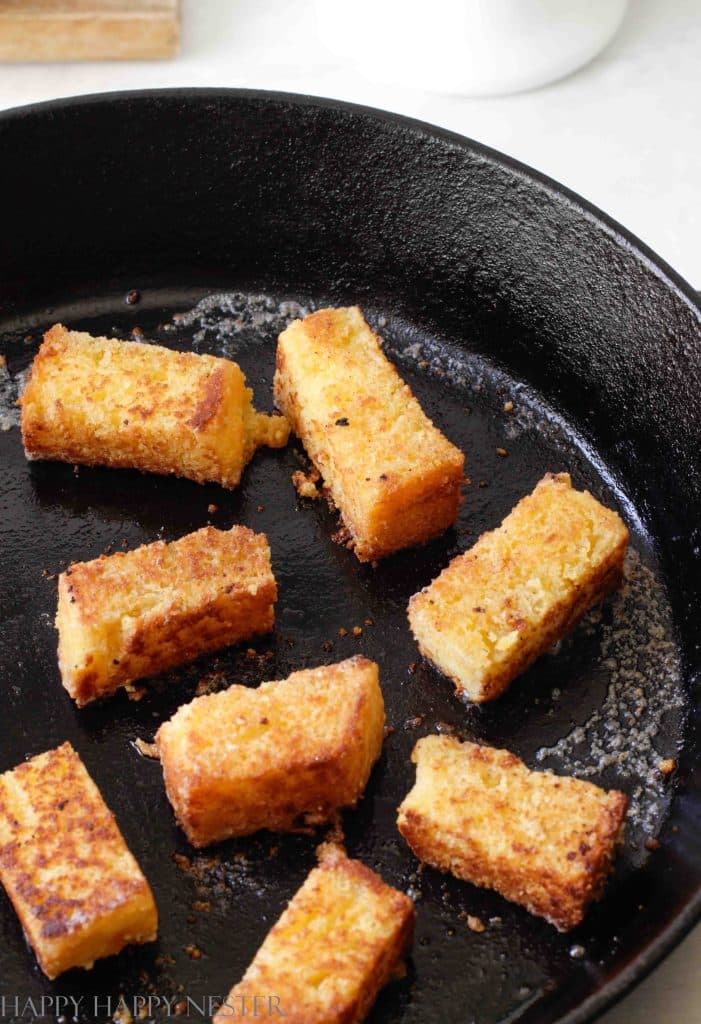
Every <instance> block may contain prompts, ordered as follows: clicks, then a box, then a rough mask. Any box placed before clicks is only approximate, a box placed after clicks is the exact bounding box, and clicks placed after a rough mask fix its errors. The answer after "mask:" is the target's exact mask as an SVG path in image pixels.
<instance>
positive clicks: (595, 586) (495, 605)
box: [409, 473, 628, 702]
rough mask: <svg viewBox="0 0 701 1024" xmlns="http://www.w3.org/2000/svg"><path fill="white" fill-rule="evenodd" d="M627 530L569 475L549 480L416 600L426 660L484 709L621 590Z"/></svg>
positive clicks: (412, 618)
mask: <svg viewBox="0 0 701 1024" xmlns="http://www.w3.org/2000/svg"><path fill="white" fill-rule="evenodd" d="M627 545H628V530H627V529H626V527H625V525H624V523H623V521H622V520H621V518H620V516H619V515H618V514H617V513H616V512H613V511H612V510H611V509H608V508H605V507H604V506H603V505H601V504H600V503H599V502H598V501H597V500H596V499H595V498H593V497H592V496H591V494H589V492H588V491H576V490H574V488H573V487H572V483H571V481H570V477H569V474H567V473H558V474H552V473H548V474H547V476H545V477H544V478H543V479H542V480H541V481H540V483H539V484H538V485H537V487H536V488H535V490H534V491H533V493H532V494H529V495H528V496H527V497H526V498H523V499H522V500H521V501H520V502H519V503H518V505H516V507H515V508H514V509H513V511H512V512H511V513H510V514H509V515H508V516H507V517H506V519H505V520H504V522H503V523H502V524H501V526H500V527H499V528H498V529H496V530H493V531H492V532H491V533H485V534H483V535H482V536H481V537H480V539H479V540H478V541H477V543H476V544H475V546H474V547H473V548H472V549H471V550H470V551H466V552H465V553H464V554H462V555H458V557H457V558H454V559H453V561H452V562H451V563H450V565H449V566H448V567H447V568H446V569H444V570H443V572H442V573H441V574H440V576H438V578H437V579H435V580H434V581H433V583H431V584H430V586H428V587H426V588H424V590H422V591H420V593H418V594H415V595H414V597H412V599H411V601H410V602H409V623H410V625H411V630H412V632H413V634H414V636H415V638H416V640H417V642H418V645H419V648H420V650H421V653H422V654H423V655H424V657H426V658H428V659H429V660H430V661H432V662H433V663H434V665H436V666H437V667H438V668H439V669H440V670H441V671H442V672H444V673H445V674H446V675H447V676H448V677H449V678H450V679H452V681H453V682H454V683H455V686H456V689H457V691H458V693H459V694H461V695H462V696H464V697H466V698H468V699H470V700H473V701H477V702H481V701H486V700H492V699H493V698H494V697H498V696H499V694H500V693H502V692H503V691H504V690H505V689H506V688H507V687H508V685H509V683H510V682H511V681H512V679H514V677H515V676H517V675H518V674H519V673H520V672H523V671H524V670H525V669H526V668H528V666H529V665H531V664H532V663H533V662H534V661H535V660H536V658H538V657H539V656H540V655H541V654H543V653H544V652H545V651H547V650H548V649H549V648H550V647H551V646H552V645H553V644H554V643H555V641H556V640H558V639H559V638H560V637H561V636H563V635H564V634H565V633H567V632H568V631H569V630H571V629H572V628H573V627H574V626H575V625H576V623H577V622H578V621H579V619H580V618H581V617H582V615H584V613H585V612H586V611H587V610H588V609H589V608H591V607H592V605H594V604H596V603H597V602H598V601H601V600H602V599H603V598H604V597H605V596H606V594H607V593H608V592H609V591H611V590H613V589H615V588H616V587H617V586H619V584H620V582H621V578H622V572H623V559H624V557H625V553H626V547H627Z"/></svg>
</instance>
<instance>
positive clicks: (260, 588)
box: [56, 526, 277, 707]
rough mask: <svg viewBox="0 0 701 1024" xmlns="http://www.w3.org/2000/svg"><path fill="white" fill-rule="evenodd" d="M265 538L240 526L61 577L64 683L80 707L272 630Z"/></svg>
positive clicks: (83, 566)
mask: <svg viewBox="0 0 701 1024" xmlns="http://www.w3.org/2000/svg"><path fill="white" fill-rule="evenodd" d="M276 598H277V586H276V583H275V577H274V576H273V573H272V569H271V565H270V548H269V547H268V542H267V539H266V537H265V534H262V533H261V534H256V533H254V532H253V531H252V530H249V529H248V527H245V526H234V527H232V528H231V529H230V530H217V529H215V528H214V527H213V526H207V527H205V528H204V529H201V530H197V531H196V532H195V533H189V534H187V535H186V536H185V537H181V538H180V539H179V540H176V541H173V542H172V543H170V544H167V543H165V542H164V541H156V542H155V543H153V544H147V545H144V546H143V547H140V548H136V549H135V550H134V551H128V552H117V553H116V554H114V555H109V556H102V557H100V558H96V559H94V560H93V561H91V562H76V563H74V564H73V565H71V566H70V568H69V569H67V570H66V571H65V572H63V573H61V575H60V576H59V580H58V611H57V614H56V628H57V630H58V634H59V641H58V660H59V667H60V670H61V679H62V681H63V685H64V686H65V688H66V690H67V691H68V693H69V694H70V695H71V697H73V699H74V700H75V701H76V703H77V704H78V705H79V706H81V707H82V706H83V705H85V704H87V703H89V702H90V701H92V700H95V699H96V698H97V697H104V696H107V695H109V694H111V693H114V691H115V690H117V689H118V688H119V687H121V686H125V685H127V684H128V683H131V682H133V681H134V680H136V679H141V678H143V677H145V676H150V675H155V674H156V673H158V672H162V671H164V670H165V669H167V668H170V667H172V666H173V665H178V664H181V663H183V662H186V661H190V660H192V659H193V658H196V657H198V656H199V655H200V654H204V653H205V652H206V651H212V650H215V649H217V648H220V647H225V646H227V645H229V644H234V643H238V642H239V641H241V640H245V639H248V638H250V637H253V636H256V635H258V634H261V633H267V632H268V631H269V630H271V629H272V627H273V620H274V610H273V609H274V603H275V600H276Z"/></svg>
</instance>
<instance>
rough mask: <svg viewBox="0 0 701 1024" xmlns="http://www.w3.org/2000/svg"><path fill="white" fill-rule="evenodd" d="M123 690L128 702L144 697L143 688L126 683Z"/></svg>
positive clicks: (144, 689)
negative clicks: (125, 692)
mask: <svg viewBox="0 0 701 1024" xmlns="http://www.w3.org/2000/svg"><path fill="white" fill-rule="evenodd" d="M124 689H125V690H126V691H127V697H128V698H129V700H135V701H140V700H141V699H142V697H145V696H146V687H145V686H134V684H133V683H127V685H126V686H125V687H124ZM142 753H143V751H142Z"/></svg>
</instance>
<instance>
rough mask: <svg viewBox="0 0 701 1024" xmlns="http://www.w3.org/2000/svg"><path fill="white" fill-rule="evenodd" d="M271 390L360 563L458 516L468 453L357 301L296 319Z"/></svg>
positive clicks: (282, 344) (283, 338)
mask: <svg viewBox="0 0 701 1024" xmlns="http://www.w3.org/2000/svg"><path fill="white" fill-rule="evenodd" d="M274 390H275V401H276V403H277V406H278V408H279V409H280V410H281V411H282V412H283V413H284V414H285V416H286V417H287V419H288V420H289V421H290V423H291V424H292V429H293V430H294V432H295V433H296V434H297V435H298V436H299V437H300V438H301V440H302V442H303V444H304V447H305V448H306V450H307V452H308V454H309V456H310V457H311V459H312V460H313V461H314V463H315V465H316V467H317V469H318V470H319V472H320V473H321V475H322V476H323V478H324V484H325V486H326V488H327V490H328V492H329V493H330V494H331V497H332V498H333V501H334V502H335V504H336V507H337V508H338V509H339V511H340V513H341V516H342V518H343V522H344V524H345V526H346V528H347V530H348V531H349V534H350V543H351V544H352V546H353V548H354V550H355V553H356V555H357V556H358V558H359V559H360V561H361V562H367V561H373V560H374V559H378V558H382V557H383V556H385V555H389V554H391V553H392V552H393V551H397V550H398V549H399V548H405V547H409V546H410V545H412V544H418V543H420V542H421V541H425V540H428V539H429V538H430V537H435V536H437V535H438V534H439V533H442V532H443V531H444V530H446V529H447V528H448V527H449V526H450V525H451V524H452V523H454V522H455V519H456V517H457V514H458V506H459V504H460V485H461V483H462V481H463V468H464V463H465V456H464V455H463V454H462V452H460V451H458V449H457V448H456V447H455V446H454V445H452V444H451V443H450V441H448V440H447V439H446V438H445V437H444V436H443V434H441V432H440V430H438V429H437V427H435V426H434V425H433V424H432V423H431V421H430V420H429V419H428V417H427V416H426V415H425V414H424V412H423V411H422V409H421V406H420V405H419V403H418V402H417V400H416V399H415V398H414V396H413V395H412V393H411V390H410V389H409V386H408V385H407V384H405V383H404V382H403V381H402V379H401V377H400V376H399V374H398V373H397V371H396V369H395V368H394V366H393V365H392V363H390V362H389V360H388V359H387V358H386V356H385V355H384V354H383V352H382V349H381V347H380V340H379V338H378V337H377V335H375V334H373V332H372V331H371V330H370V328H369V327H368V325H367V324H366V322H365V320H364V319H363V315H362V313H361V311H360V310H359V309H358V308H357V307H351V308H349V309H322V310H319V311H318V312H317V313H312V314H311V316H307V317H305V319H304V320H295V321H294V323H292V324H290V326H289V327H288V328H287V330H285V331H283V333H282V334H281V335H280V338H279V340H278V348H277V370H276V373H275V384H274Z"/></svg>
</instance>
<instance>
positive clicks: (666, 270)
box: [0, 86, 701, 1024]
mask: <svg viewBox="0 0 701 1024" xmlns="http://www.w3.org/2000/svg"><path fill="white" fill-rule="evenodd" d="M161 98H162V99H170V100H181V101H183V102H189V103H191V102H198V101H204V100H208V99H209V100H217V99H218V100H225V99H229V100H236V99H239V100H254V101H258V102H261V103H266V102H267V103H284V104H287V105H290V106H297V107H299V108H309V107H312V108H317V109H322V110H339V111H345V112H351V113H355V114H357V115H358V116H362V117H365V118H368V119H371V120H373V121H375V122H380V123H385V124H388V125H394V126H401V127H404V128H406V129H408V130H409V131H411V132H413V133H415V134H419V135H421V136H423V137H425V138H430V139H435V140H439V141H441V142H443V143H447V144H449V145H451V146H453V147H455V148H456V149H458V150H461V151H463V152H470V153H472V154H478V155H479V156H480V157H481V158H483V159H484V160H486V161H488V162H490V163H492V164H496V165H498V166H500V167H504V168H507V169H508V170H510V171H511V172H512V173H514V174H516V175H518V176H519V177H521V178H522V179H523V180H526V181H529V182H531V183H534V184H536V185H537V186H538V187H540V188H541V189H543V190H545V191H546V192H548V193H549V194H550V195H551V196H552V197H553V198H554V199H556V200H557V201H559V202H564V203H565V204H566V205H567V206H569V207H570V208H572V209H574V210H576V211H577V212H579V213H580V214H583V215H584V216H585V217H586V218H587V219H588V220H589V221H591V222H592V223H593V224H595V225H596V226H597V227H598V228H599V229H600V230H603V231H605V232H606V234H607V235H609V237H611V238H612V239H613V240H614V241H615V242H616V243H617V244H618V245H620V246H623V247H625V248H626V249H627V250H628V251H629V252H630V253H632V254H633V255H634V256H635V257H636V258H637V259H638V260H640V261H641V262H642V263H644V265H645V267H646V269H647V270H648V271H650V272H652V273H653V274H654V275H655V276H656V277H657V278H658V279H659V280H660V281H662V282H663V283H664V284H665V286H666V287H667V288H669V289H671V291H672V292H673V293H674V295H675V296H676V297H677V298H678V299H680V300H681V301H682V302H683V303H684V304H685V305H686V306H687V308H688V309H689V311H690V312H691V313H692V315H693V316H694V317H695V318H696V320H697V321H698V323H699V326H700V328H701V292H699V291H697V290H696V289H695V288H694V287H693V286H692V285H691V284H689V282H688V281H686V280H685V279H684V278H683V277H682V276H681V275H680V274H678V273H677V272H676V271H675V270H674V269H673V268H672V267H671V266H670V265H669V264H668V263H667V262H666V261H665V260H663V259H662V258H661V257H660V256H658V255H657V253H655V252H654V250H653V249H651V248H650V247H649V246H648V245H647V244H646V243H645V242H643V241H642V240H641V239H640V238H639V237H638V236H637V235H635V234H634V233H633V232H632V231H630V230H628V229H627V228H626V227H624V226H623V225H622V224H620V223H619V222H618V221H617V220H615V219H614V218H613V217H611V216H609V215H608V214H607V213H605V212H604V211H603V210H601V209H600V208H599V207H597V206H596V205H595V204H594V203H592V202H590V201H589V200H587V199H585V198H583V197H582V196H581V195H579V194H578V193H577V192H575V191H574V190H572V189H569V188H567V187H566V186H564V185H561V184H560V183H559V182H557V181H556V180H555V179H553V178H551V177H549V176H548V175H546V174H544V173H542V172H541V171H538V170H536V169H535V168H532V167H530V166H529V165H528V164H525V163H523V162H521V161H519V160H517V159H515V158H514V157H511V156H508V155H507V154H505V153H502V152H500V151H499V150H496V149H494V148H492V147H490V146H487V145H485V144H483V143H481V142H478V141H476V140H474V139H472V138H470V137H468V136H464V135H461V134H460V133H458V132H453V131H450V130H448V129H446V128H441V127H439V126H436V125H433V124H431V123H430V122H426V121H422V120H419V119H416V118H412V117H409V116H406V115H404V114H396V113H392V112H390V111H386V110H383V109H381V108H377V107H372V106H368V105H364V104H357V103H351V102H347V101H345V100H337V99H330V98H325V97H322V96H315V95H307V94H304V93H290V92H285V91H277V90H266V89H242V88H225V87H196V86H186V87H175V88H155V89H128V90H115V91H108V92H97V93H85V94H81V95H78V96H66V97H61V98H58V99H51V100H43V101H39V102H36V103H30V104H24V105H21V106H16V107H9V108H6V109H4V110H2V111H0V131H1V130H2V127H3V125H5V124H7V123H9V122H12V121H20V120H25V119H27V118H30V119H31V118H33V117H35V116H37V115H43V114H46V113H48V114H51V113H52V112H63V111H67V110H74V109H80V108H83V107H90V106H93V107H94V106H101V105H103V104H107V105H112V104H114V103H115V102H133V101H137V102H138V101H140V100H149V101H152V100H158V99H161ZM698 355H699V361H700V362H701V349H699V353H698ZM700 920H701V887H699V888H698V889H697V890H696V892H695V893H693V895H692V896H691V897H690V898H689V900H688V901H687V904H686V906H685V907H684V908H683V909H682V910H681V911H680V912H679V913H678V914H677V915H676V916H675V917H674V918H673V919H672V920H671V922H670V923H669V924H668V925H667V926H666V927H665V928H664V929H663V930H662V931H661V932H659V933H658V934H657V935H656V936H655V937H654V939H652V941H651V942H650V943H649V945H648V946H647V947H646V948H645V949H644V950H643V951H642V952H641V953H639V954H638V955H637V956H635V957H634V958H633V959H632V960H631V962H630V963H628V964H627V965H626V966H624V967H623V968H622V969H621V970H620V971H619V972H618V974H617V975H616V976H615V977H613V978H612V979H611V980H609V981H608V982H606V983H604V984H603V985H602V986H601V987H600V988H599V989H598V990H597V991H595V992H593V993H592V994H591V995H590V996H588V997H587V998H585V999H584V1000H583V1001H582V1002H581V1003H580V1004H579V1005H578V1006H575V1007H574V1008H572V1009H571V1010H569V1011H567V1012H566V1013H565V1014H564V1015H563V1016H561V1017H559V1018H557V1024H586V1022H590V1021H594V1020H595V1019H597V1018H598V1017H600V1016H601V1014H603V1013H604V1012H605V1011H606V1010H608V1009H610V1008H611V1007H612V1006H614V1005H615V1004H616V1003H618V1002H619V1001H620V1000H621V999H622V998H623V997H624V996H626V995H627V994H628V993H629V992H630V991H632V989H633V988H634V987H635V986H637V985H638V984H639V983H640V982H641V981H643V979H644V978H646V977H647V976H648V975H649V974H650V973H651V972H652V971H653V970H654V968H656V967H657V966H658V965H659V964H660V963H661V962H662V961H663V960H664V959H665V958H666V957H667V956H668V955H669V954H670V953H671V952H672V951H673V950H674V949H675V948H676V947H677V946H679V945H680V943H681V942H682V940H683V939H684V938H686V936H687V935H688V934H689V932H690V931H691V930H692V928H693V927H694V926H695V925H696V924H697V923H698V922H699V921H700Z"/></svg>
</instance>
